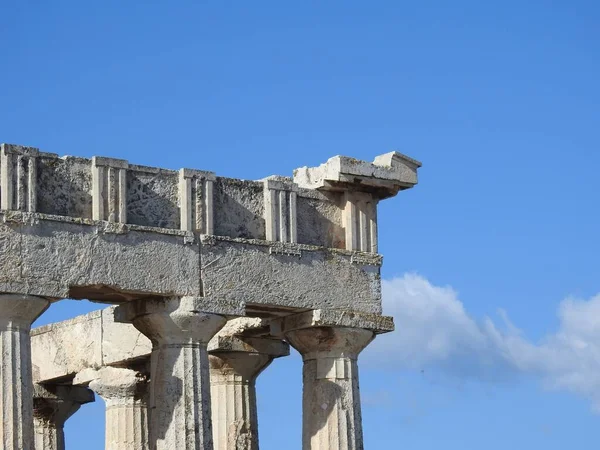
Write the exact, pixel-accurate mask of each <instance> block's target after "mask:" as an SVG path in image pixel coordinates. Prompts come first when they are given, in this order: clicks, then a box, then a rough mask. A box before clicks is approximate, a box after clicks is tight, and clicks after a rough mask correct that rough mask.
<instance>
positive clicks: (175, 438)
mask: <svg viewBox="0 0 600 450" xmlns="http://www.w3.org/2000/svg"><path fill="white" fill-rule="evenodd" d="M203 306H204V305H203V303H202V299H201V298H200V299H198V298H188V297H184V298H168V299H164V300H138V301H136V302H135V303H134V304H132V305H130V306H129V310H128V315H129V317H130V318H131V321H132V323H133V324H134V326H135V327H136V328H137V329H138V330H140V331H141V332H142V333H143V334H145V335H146V336H147V337H148V338H149V339H150V340H151V341H152V344H153V348H152V356H151V374H150V380H151V381H150V383H151V387H150V390H151V397H150V407H151V411H150V420H151V422H150V423H151V426H150V430H151V436H150V440H151V447H150V448H151V449H152V450H173V449H177V450H201V449H202V450H212V449H213V440H212V427H211V405H210V373H209V363H208V352H207V345H208V342H209V341H210V339H211V338H212V337H213V336H214V335H215V333H216V332H217V331H218V330H219V329H220V328H221V327H222V326H223V325H224V324H225V322H226V319H225V318H224V317H223V316H220V315H217V314H212V313H205V312H201V311H202V307H203Z"/></svg>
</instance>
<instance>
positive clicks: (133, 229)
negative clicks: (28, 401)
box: [0, 144, 418, 313]
mask: <svg viewBox="0 0 600 450" xmlns="http://www.w3.org/2000/svg"><path fill="white" fill-rule="evenodd" d="M0 156H1V158H0V164H1V170H0V204H1V205H2V208H3V209H2V210H0V265H1V266H2V267H3V270H2V271H1V272H0V292H6V293H17V294H27V295H38V296H41V297H46V298H49V299H60V298H67V297H68V298H87V299H91V300H96V301H103V302H107V303H118V302H122V301H128V300H132V299H135V298H141V297H147V296H155V295H158V296H165V295H166V296H195V297H213V298H218V299H220V300H222V301H223V302H226V303H233V304H236V305H241V307H245V306H249V307H250V308H258V309H260V308H264V307H267V306H276V307H281V308H292V309H293V308H303V309H314V308H319V307H322V306H327V307H328V308H345V309H351V310H357V311H364V312H369V313H378V312H380V303H381V298H380V281H379V267H380V265H381V257H380V256H379V255H378V254H377V253H376V250H377V223H376V221H377V219H376V217H377V213H376V206H377V202H378V201H379V199H380V198H384V197H387V196H390V195H393V194H395V193H396V192H397V191H398V190H400V189H406V188H409V187H411V186H413V185H414V184H415V183H416V181H417V180H416V170H417V167H418V163H416V162H414V161H413V160H411V159H410V158H407V157H404V156H402V155H400V154H398V153H395V152H394V153H391V154H388V155H383V156H381V157H378V158H377V159H376V163H368V162H361V161H357V160H354V159H351V158H346V157H334V158H331V159H330V160H329V161H328V162H327V163H326V164H325V165H324V166H321V167H317V168H302V169H298V170H297V171H296V172H295V175H294V178H286V177H277V176H271V177H268V178H266V179H264V180H262V181H245V180H236V179H231V178H223V177H217V176H215V175H214V174H213V173H212V172H206V171H198V170H191V169H181V170H180V171H174V170H167V169H159V168H152V167H145V166H137V165H133V164H129V163H128V162H127V161H125V160H120V159H112V158H103V157H94V158H92V159H85V158H78V157H71V156H66V157H62V158H59V157H58V156H56V155H54V154H50V153H43V152H39V151H38V150H37V149H34V148H30V147H22V146H16V145H8V144H2V146H1V148H0ZM315 269H318V270H315ZM323 298H326V299H327V304H326V305H322V304H321V301H322V299H323Z"/></svg>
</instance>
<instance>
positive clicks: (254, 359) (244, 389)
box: [209, 319, 290, 450]
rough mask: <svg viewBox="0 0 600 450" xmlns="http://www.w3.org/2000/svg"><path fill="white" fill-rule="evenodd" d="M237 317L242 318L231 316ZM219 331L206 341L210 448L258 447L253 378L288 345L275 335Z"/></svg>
mask: <svg viewBox="0 0 600 450" xmlns="http://www.w3.org/2000/svg"><path fill="white" fill-rule="evenodd" d="M239 320H244V319H234V321H239ZM249 320H253V319H249ZM259 320H260V319H259ZM220 334H221V333H219V334H217V336H215V337H214V338H213V340H211V341H210V344H209V351H210V356H209V360H210V388H211V398H212V426H213V437H214V448H215V450H239V449H244V450H258V448H259V445H258V414H257V410H256V378H257V377H258V375H259V374H260V373H261V372H262V371H263V370H264V369H265V368H266V367H267V366H268V365H269V364H271V362H272V361H273V359H274V358H278V357H280V356H287V355H289V352H290V350H289V346H288V345H287V344H286V343H284V342H282V341H280V340H275V339H265V338H252V337H244V336H225V335H220Z"/></svg>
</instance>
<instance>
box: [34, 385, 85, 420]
mask: <svg viewBox="0 0 600 450" xmlns="http://www.w3.org/2000/svg"><path fill="white" fill-rule="evenodd" d="M93 401H94V393H93V392H92V391H90V390H89V389H87V388H85V387H82V386H65V385H50V384H47V385H42V384H36V385H34V388H33V415H34V417H35V418H37V419H39V420H43V421H47V422H51V423H52V424H53V425H54V426H55V427H62V426H63V425H64V423H65V422H66V421H67V419H68V418H69V417H71V416H72V415H73V414H74V413H75V412H77V410H78V409H79V408H80V407H81V405H84V404H86V403H91V402H93Z"/></svg>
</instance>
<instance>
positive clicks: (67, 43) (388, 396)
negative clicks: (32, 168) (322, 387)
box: [0, 0, 600, 450]
mask: <svg viewBox="0 0 600 450" xmlns="http://www.w3.org/2000/svg"><path fill="white" fill-rule="evenodd" d="M0 17H2V37H1V38H0V56H1V61H2V70H0V98H1V99H2V101H1V104H2V108H0V141H2V142H10V143H18V144H24V145H31V146H37V147H40V148H41V149H43V150H44V151H49V152H55V153H60V154H70V155H79V156H92V155H106V156H116V157H120V158H124V159H128V160H130V161H131V162H134V163H138V164H145V165H156V166H163V167H170V168H174V169H177V168H180V167H195V168H199V169H206V170H213V171H216V172H217V174H219V175H224V176H231V177H240V178H247V179H259V178H262V177H264V176H267V175H271V174H282V175H285V174H288V175H289V174H291V172H292V170H293V169H294V168H296V167H300V166H304V165H309V166H311V165H316V164H319V163H321V162H323V161H325V160H326V159H327V158H329V157H330V156H333V155H336V154H344V155H349V156H354V157H357V158H362V159H367V160H372V159H373V157H374V156H376V155H378V154H381V153H385V152H388V151H390V150H399V151H401V152H403V153H406V154H408V155H410V156H412V157H414V158H416V159H419V160H421V161H422V162H423V164H424V165H423V168H422V170H421V173H420V175H421V176H420V184H419V185H418V186H417V187H416V188H415V189H414V190H412V191H409V192H405V193H401V195H399V196H398V197H397V198H395V199H392V200H388V201H386V202H383V203H382V204H381V208H380V226H379V228H380V250H381V252H382V253H383V254H384V255H385V263H384V268H383V277H384V293H385V300H384V302H385V308H386V312H388V313H389V314H394V315H395V317H396V322H397V324H398V327H397V331H396V332H395V333H394V334H392V335H389V336H386V337H382V338H381V339H380V340H379V341H378V342H376V343H374V344H373V346H372V348H369V349H368V350H367V351H365V353H364V355H363V364H362V372H361V388H362V394H363V398H364V407H363V416H364V428H365V445H366V448H367V449H396V448H397V449H401V448H411V449H412V450H425V449H434V448H435V449H437V448H440V446H442V445H443V446H444V448H446V449H448V450H453V449H461V450H462V449H465V448H467V449H468V448H480V447H483V446H485V448H487V449H489V450H496V449H498V450H500V449H502V450H504V449H506V448H514V449H526V448H527V449H529V448H545V449H547V450H554V449H556V450H562V449H565V448H577V449H581V450H584V449H591V448H595V447H596V446H597V442H598V440H599V439H600V427H599V426H598V420H600V415H599V414H598V412H600V375H598V374H600V297H596V296H597V295H598V294H599V293H600V276H599V275H600V274H599V273H598V251H599V250H600V243H599V238H598V232H597V226H598V219H599V218H600V216H599V213H598V207H597V205H598V192H600V177H598V167H599V166H600V153H599V152H598V144H599V138H598V130H600V107H599V105H600V83H599V82H598V80H600V31H599V29H600V7H599V6H598V4H597V2H592V1H589V2H586V1H571V2H543V1H536V0H533V1H529V2H517V1H512V0H507V1H504V2H476V1H461V0H457V1H454V2H443V1H437V2H436V1H421V2H403V1H375V2H356V1H344V2H341V1H330V2H312V1H305V2H275V1H262V2H240V1H238V2H231V1H230V2H214V1H205V2H187V1H180V2H158V1H145V2H140V1H130V2H114V1H106V2H95V3H92V2H74V1H73V2H69V1H61V0H57V1H53V2H31V1H22V2H8V1H5V0H0ZM94 307H96V305H90V304H87V303H85V302H78V303H76V302H66V301H65V302H62V303H59V304H56V305H54V306H53V307H52V308H51V309H50V310H49V311H48V312H47V313H46V314H45V315H44V316H43V317H42V319H41V320H40V321H39V323H46V322H50V321H56V320H61V319H66V318H68V317H72V316H74V315H77V314H81V313H84V312H87V311H89V310H90V309H92V308H94ZM258 389H259V414H260V433H261V441H262V442H261V448H262V449H263V450H277V449H286V450H288V449H289V450H299V449H300V448H301V444H300V441H301V439H300V428H301V397H300V395H301V362H300V360H299V358H298V356H297V355H293V356H291V357H289V358H286V359H281V360H278V361H276V362H275V363H274V364H273V365H272V366H271V367H270V368H269V369H268V370H267V371H266V372H265V373H264V374H263V375H261V379H260V380H259V386H258ZM102 408H103V405H102V402H101V401H98V402H97V403H96V404H94V405H91V406H86V407H84V408H82V410H81V411H80V412H79V413H77V414H76V415H75V416H74V417H73V418H72V419H70V421H69V422H68V424H67V442H68V445H69V446H70V448H74V449H79V448H86V449H88V450H99V449H102V448H103V442H102V439H103V409H102Z"/></svg>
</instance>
